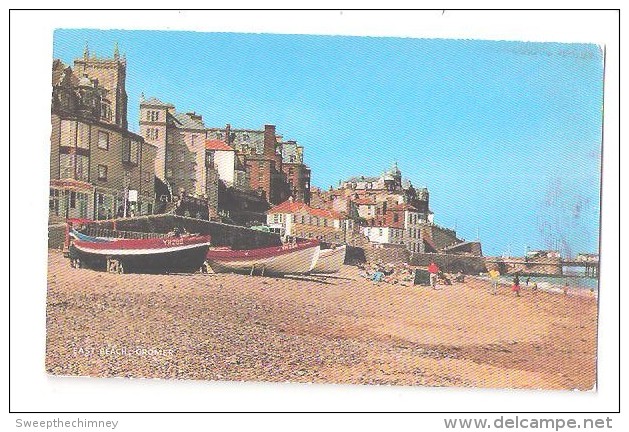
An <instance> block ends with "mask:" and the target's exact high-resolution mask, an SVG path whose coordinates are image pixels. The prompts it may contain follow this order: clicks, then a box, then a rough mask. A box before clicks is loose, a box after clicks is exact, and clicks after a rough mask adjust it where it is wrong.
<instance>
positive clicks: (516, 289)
mask: <svg viewBox="0 0 629 432" xmlns="http://www.w3.org/2000/svg"><path fill="white" fill-rule="evenodd" d="M511 291H513V292H514V293H515V295H516V296H517V297H520V274H519V273H516V274H515V276H514V278H513V286H512V287H511Z"/></svg>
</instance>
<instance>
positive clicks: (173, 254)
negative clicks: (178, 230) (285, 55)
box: [70, 235, 210, 273]
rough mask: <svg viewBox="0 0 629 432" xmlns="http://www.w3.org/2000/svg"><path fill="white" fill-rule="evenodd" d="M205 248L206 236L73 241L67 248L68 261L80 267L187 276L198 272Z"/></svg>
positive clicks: (207, 238) (208, 241) (205, 251)
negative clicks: (68, 248)
mask: <svg viewBox="0 0 629 432" xmlns="http://www.w3.org/2000/svg"><path fill="white" fill-rule="evenodd" d="M88 237H89V236H88ZM209 247H210V236H207V235H199V236H197V235H193V236H180V237H165V238H149V239H111V240H100V239H99V240H97V241H89V240H79V239H76V240H74V241H73V242H72V244H71V245H70V259H71V260H72V262H73V263H78V264H79V266H80V267H88V268H93V269H95V270H107V271H117V272H118V273H123V272H124V273H188V272H194V271H197V270H199V268H201V266H202V265H203V262H204V261H205V255H206V254H207V251H208V249H209Z"/></svg>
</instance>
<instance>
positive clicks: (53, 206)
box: [48, 189, 61, 216]
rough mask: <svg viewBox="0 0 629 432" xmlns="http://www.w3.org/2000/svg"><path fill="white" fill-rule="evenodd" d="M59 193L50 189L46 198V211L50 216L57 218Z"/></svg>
mask: <svg viewBox="0 0 629 432" xmlns="http://www.w3.org/2000/svg"><path fill="white" fill-rule="evenodd" d="M60 196H61V191H60V190H59V189H50V195H49V196H48V209H49V210H50V214H52V215H55V216H59V202H60Z"/></svg>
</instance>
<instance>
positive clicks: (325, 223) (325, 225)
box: [323, 218, 328, 227]
mask: <svg viewBox="0 0 629 432" xmlns="http://www.w3.org/2000/svg"><path fill="white" fill-rule="evenodd" d="M323 226H324V227H327V226H328V220H327V219H325V218H324V219H323Z"/></svg>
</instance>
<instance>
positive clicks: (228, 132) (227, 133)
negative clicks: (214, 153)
mask: <svg viewBox="0 0 629 432" xmlns="http://www.w3.org/2000/svg"><path fill="white" fill-rule="evenodd" d="M231 130H232V125H230V124H229V123H227V124H226V125H225V144H227V145H230V144H231Z"/></svg>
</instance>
